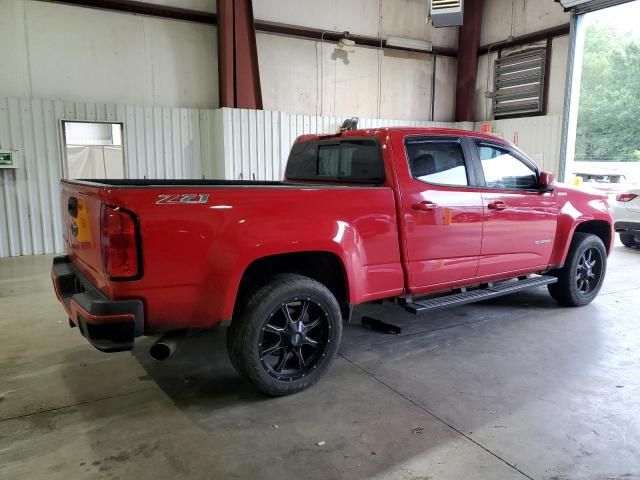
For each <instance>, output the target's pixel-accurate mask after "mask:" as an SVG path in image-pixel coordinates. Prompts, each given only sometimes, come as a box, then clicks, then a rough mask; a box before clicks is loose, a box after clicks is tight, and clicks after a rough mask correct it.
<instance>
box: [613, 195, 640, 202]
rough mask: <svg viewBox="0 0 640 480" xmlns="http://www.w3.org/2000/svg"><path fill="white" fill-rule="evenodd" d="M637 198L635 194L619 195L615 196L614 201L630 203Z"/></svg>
mask: <svg viewBox="0 0 640 480" xmlns="http://www.w3.org/2000/svg"><path fill="white" fill-rule="evenodd" d="M635 198H638V195H636V194H635V193H619V194H618V195H616V200H617V201H618V202H630V201H631V200H633V199H635Z"/></svg>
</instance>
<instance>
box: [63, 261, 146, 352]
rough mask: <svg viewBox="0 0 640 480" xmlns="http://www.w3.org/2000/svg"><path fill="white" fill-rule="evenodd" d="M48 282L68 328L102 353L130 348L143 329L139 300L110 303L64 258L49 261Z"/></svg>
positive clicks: (142, 315) (142, 314)
mask: <svg viewBox="0 0 640 480" xmlns="http://www.w3.org/2000/svg"><path fill="white" fill-rule="evenodd" d="M51 279H52V280H53V286H54V288H55V291H56V296H57V297H58V300H59V301H60V303H62V306H63V307H64V309H65V310H66V311H67V313H68V315H69V320H70V321H71V323H72V326H77V327H78V328H79V329H80V332H81V333H82V335H83V336H84V337H85V338H86V339H87V340H88V341H89V342H90V343H91V345H93V346H94V347H96V348H97V349H98V350H100V351H102V352H122V351H126V350H131V349H132V348H133V343H134V340H135V338H136V337H137V336H140V335H142V332H143V328H144V305H143V303H142V301H141V300H110V299H109V298H107V297H106V296H105V295H104V294H103V293H102V292H101V291H100V290H98V289H97V288H96V287H94V286H93V285H92V284H91V283H90V282H89V281H88V280H87V279H86V278H85V277H84V276H83V275H82V274H81V273H80V272H78V270H77V269H76V268H75V267H74V266H73V265H72V264H71V263H70V262H69V258H68V257H66V256H64V257H56V258H54V259H53V266H52V268H51Z"/></svg>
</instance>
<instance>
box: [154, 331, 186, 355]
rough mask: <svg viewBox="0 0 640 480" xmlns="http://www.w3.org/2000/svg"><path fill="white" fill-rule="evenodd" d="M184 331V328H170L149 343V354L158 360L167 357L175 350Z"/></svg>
mask: <svg viewBox="0 0 640 480" xmlns="http://www.w3.org/2000/svg"><path fill="white" fill-rule="evenodd" d="M186 333H187V332H186V330H172V331H170V332H167V333H165V334H164V335H162V336H161V337H160V338H159V339H158V340H156V342H155V343H154V344H153V345H151V348H150V349H149V355H151V358H153V359H154V360H158V361H160V362H161V361H163V360H166V359H168V358H169V357H170V356H171V355H173V353H174V352H175V351H176V349H177V348H178V345H180V342H181V341H182V339H183V338H184V337H185V335H186Z"/></svg>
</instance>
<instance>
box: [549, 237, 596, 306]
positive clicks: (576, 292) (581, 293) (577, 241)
mask: <svg viewBox="0 0 640 480" xmlns="http://www.w3.org/2000/svg"><path fill="white" fill-rule="evenodd" d="M606 271H607V251H606V249H605V247H604V243H602V240H600V238H599V237H597V236H596V235H593V234H590V233H580V232H578V233H575V234H574V236H573V241H572V242H571V247H570V248H569V253H568V255H567V260H566V263H565V265H564V267H563V268H561V269H560V270H556V271H555V272H550V274H551V275H555V276H556V277H558V282H557V283H554V284H551V285H549V287H548V288H549V293H550V294H551V296H552V297H553V298H554V299H555V300H556V301H557V302H558V303H559V304H560V305H564V306H566V307H582V306H584V305H588V304H589V303H591V302H592V301H593V299H594V298H596V296H597V295H598V292H600V288H602V282H603V281H604V276H605V273H606Z"/></svg>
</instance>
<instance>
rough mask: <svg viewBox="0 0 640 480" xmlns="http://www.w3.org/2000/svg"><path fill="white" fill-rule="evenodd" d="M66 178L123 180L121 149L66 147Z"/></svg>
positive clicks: (93, 146) (96, 146) (84, 146)
mask: <svg viewBox="0 0 640 480" xmlns="http://www.w3.org/2000/svg"><path fill="white" fill-rule="evenodd" d="M67 168H68V170H67V172H68V175H67V177H68V178H95V179H104V178H124V156H123V152H122V147H107V146H99V145H78V146H75V145H71V146H69V145H68V146H67Z"/></svg>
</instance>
